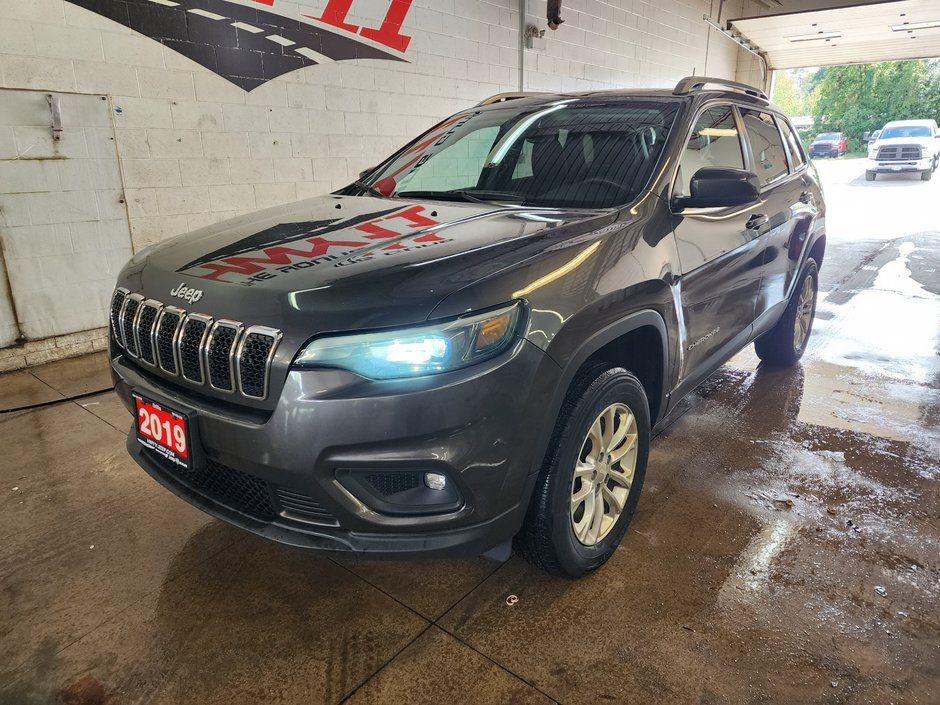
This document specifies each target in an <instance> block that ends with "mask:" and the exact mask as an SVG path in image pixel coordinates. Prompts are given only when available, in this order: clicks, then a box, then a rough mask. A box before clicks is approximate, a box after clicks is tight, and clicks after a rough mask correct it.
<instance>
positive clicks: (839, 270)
mask: <svg viewBox="0 0 940 705" xmlns="http://www.w3.org/2000/svg"><path fill="white" fill-rule="evenodd" d="M860 168H861V167H860V166H859V163H858V162H856V163H855V164H854V165H853V163H852V162H849V161H836V162H826V163H824V164H822V165H821V170H822V171H823V176H824V178H825V179H826V182H827V186H829V190H828V191H827V195H828V196H829V203H830V209H831V210H833V211H835V209H838V211H835V213H837V214H835V213H834V214H833V215H832V218H831V225H830V252H829V256H828V258H827V262H826V264H825V265H824V267H823V270H822V279H821V283H822V289H823V296H824V298H823V300H822V301H821V303H820V306H819V316H818V319H817V322H816V328H815V331H814V334H813V338H812V340H811V343H810V348H809V351H808V353H807V355H806V358H805V359H804V361H803V364H802V365H800V366H798V367H796V368H793V369H782V370H781V369H769V368H765V367H763V366H760V365H759V364H758V361H757V359H756V358H755V357H754V355H753V352H752V351H751V349H748V350H746V351H744V352H742V353H741V354H739V355H738V356H737V357H735V358H734V359H733V360H732V361H731V362H730V363H729V364H727V365H726V366H725V367H723V368H722V369H721V370H719V371H718V372H717V373H716V374H715V375H714V376H713V377H712V378H710V379H709V380H708V381H707V382H706V384H705V385H703V387H702V388H700V389H699V390H698V391H697V392H696V393H694V394H693V395H691V396H690V397H689V398H687V399H686V400H685V402H684V403H683V404H682V406H681V408H680V409H679V410H678V411H677V413H675V414H674V415H673V416H672V418H671V419H670V424H669V425H668V427H667V428H666V429H665V430H664V431H663V432H662V433H661V434H660V435H659V437H658V438H657V439H656V440H655V441H654V444H653V448H652V453H651V457H650V464H649V470H648V473H647V481H646V487H645V488H644V496H643V497H642V499H641V501H640V505H639V509H638V512H637V514H636V517H635V519H634V522H633V524H632V526H631V530H630V532H629V533H628V534H627V536H626V538H625V539H624V542H623V544H622V545H621V547H620V549H619V550H618V551H617V552H616V554H615V555H614V557H613V558H612V559H611V561H610V562H609V563H608V564H607V565H606V566H604V567H603V568H602V569H601V570H599V571H598V572H597V573H596V574H594V575H592V576H591V577H589V578H587V579H584V580H581V581H576V582H575V581H568V580H560V579H557V578H550V577H547V576H545V575H543V574H541V573H540V572H539V571H537V570H535V569H533V568H531V567H529V566H528V565H527V564H526V563H525V562H523V561H522V560H520V559H518V558H516V557H513V558H511V559H510V560H509V561H508V562H506V563H505V564H502V565H498V564H496V563H491V562H489V561H487V560H484V559H482V558H481V559H465V560H450V561H437V562H407V563H403V562H378V561H371V560H370V561H367V560H362V559H357V558H354V557H348V558H338V559H331V558H327V557H323V556H316V555H307V554H304V553H300V552H297V551H293V550H290V549H286V548H283V547H280V546H277V545H274V544H270V543H267V542H264V541H262V540H261V539H257V538H254V537H252V536H248V535H245V534H243V533H242V532H240V531H238V530H236V529H234V528H231V527H229V526H227V525H225V524H223V523H221V522H218V521H215V520H213V519H211V518H209V517H207V516H206V515H204V514H202V513H200V512H198V511H197V510H195V509H193V508H191V507H189V506H188V505H187V504H185V503H183V502H182V501H180V500H178V499H177V498H176V497H174V496H172V495H171V494H170V493H169V492H166V491H165V490H163V489H162V488H160V487H158V486H157V485H156V484H155V483H154V482H153V481H151V480H150V479H149V478H148V477H147V476H146V475H145V474H144V473H143V472H142V471H140V470H139V469H138V468H137V467H136V466H135V465H134V464H133V463H132V462H131V461H130V460H129V459H128V458H127V457H126V453H125V450H124V434H125V432H126V430H127V427H128V426H129V423H130V417H129V415H128V414H127V413H126V411H125V410H124V409H123V407H121V406H120V404H119V403H118V402H117V400H116V399H115V397H114V396H113V394H111V393H102V394H98V395H92V396H82V397H80V398H78V399H76V400H74V401H61V400H62V399H63V398H70V397H73V396H75V395H77V394H87V393H88V392H91V391H93V390H95V389H100V388H103V387H105V386H107V384H108V380H107V375H106V373H105V371H104V370H105V360H104V359H103V357H102V356H101V355H97V356H91V357H88V358H82V359H79V360H70V361H66V362H62V363H56V364H54V365H50V366H46V367H44V368H37V369H35V370H31V371H29V372H20V373H13V374H8V375H5V376H0V400H2V404H3V408H6V409H11V408H14V409H15V408H18V407H23V406H30V405H34V404H46V405H44V406H39V407H36V408H35V409H33V410H28V411H14V412H8V413H2V414H0V443H2V447H3V448H4V451H5V452H4V453H3V454H2V455H0V703H2V704H3V705H7V704H10V705H36V704H39V703H43V704H45V703H68V704H69V705H103V704H105V703H107V704H109V705H125V704H131V703H168V704H173V705H183V704H188V703H199V704H200V705H206V704H210V703H227V704H231V703H261V702H264V703H268V702H271V703H304V704H311V705H312V704H316V703H339V702H349V703H357V704H360V703H398V702H401V703H448V705H452V704H456V703H494V704H495V703H551V702H558V703H572V704H574V703H599V702H611V703H643V704H646V703H696V704H701V705H706V704H714V703H754V704H764V703H768V704H769V703H878V704H879V705H881V704H887V703H911V704H918V703H923V704H925V705H927V704H936V703H938V702H940V565H938V556H940V496H938V489H937V481H938V478H940V430H938V420H940V358H938V350H940V232H937V231H936V227H937V225H936V224H937V223H938V222H940V217H938V212H940V211H938V208H937V206H936V203H937V202H938V199H937V196H938V195H940V188H938V187H937V182H936V181H933V182H914V181H909V182H907V183H905V182H904V180H903V178H900V177H899V178H897V179H894V180H885V181H882V180H879V181H877V182H875V183H874V184H867V183H866V182H864V179H863V176H861V172H860ZM860 177H861V178H860ZM903 199H910V201H911V203H912V204H915V205H916V203H920V204H921V207H923V206H926V207H927V208H932V209H933V210H932V214H933V217H932V220H930V222H931V223H932V224H933V228H934V229H935V231H934V232H931V231H930V230H929V228H928V227H920V223H918V222H916V220H911V221H909V222H908V225H907V226H905V225H904V224H903V223H901V224H899V223H898V221H897V219H895V220H893V221H891V222H890V224H889V223H888V219H884V222H883V223H880V222H879V221H878V220H877V218H871V217H867V216H866V212H867V211H868V210H869V209H893V210H894V212H895V213H899V212H900V213H904V212H910V210H909V207H908V205H907V204H905V203H904V202H903ZM931 199H932V200H931ZM850 209H855V210H852V211H850ZM879 213H880V211H879ZM921 215H922V214H920V211H918V215H917V217H921ZM905 227H906V228H907V230H906V231H905ZM56 400H60V401H59V402H58V403H53V404H51V405H50V404H48V402H50V401H51V402H55V401H56ZM513 595H514V596H516V598H517V601H515V602H514V604H509V603H510V602H513V601H512V600H507V598H509V597H510V596H513Z"/></svg>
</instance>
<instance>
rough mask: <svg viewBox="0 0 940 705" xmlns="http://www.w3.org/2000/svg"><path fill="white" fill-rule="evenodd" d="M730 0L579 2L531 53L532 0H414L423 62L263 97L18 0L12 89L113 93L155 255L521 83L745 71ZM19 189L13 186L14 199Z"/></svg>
mask: <svg viewBox="0 0 940 705" xmlns="http://www.w3.org/2000/svg"><path fill="white" fill-rule="evenodd" d="M389 2H390V0H355V1H354V2H353V6H352V9H351V13H350V15H349V16H348V20H349V21H350V22H354V23H356V24H360V25H363V26H376V25H377V24H378V23H379V22H380V21H381V19H382V18H383V17H384V16H385V12H386V10H387V9H388V7H389ZM237 4H239V5H245V6H250V7H259V5H257V4H255V3H253V2H252V0H237ZM325 4H326V0H274V5H273V8H266V9H273V11H275V12H279V13H281V14H284V15H287V16H290V17H292V18H299V17H300V16H301V15H313V16H319V15H320V14H321V13H322V11H323V8H324V6H325ZM719 5H721V6H723V7H724V8H725V17H731V16H740V14H741V10H735V12H732V13H730V14H729V12H728V7H729V6H730V7H735V6H737V7H740V5H741V2H740V0H738V1H737V2H735V1H733V0H729V1H728V2H724V3H720V2H718V0H663V2H644V1H642V0H570V1H567V2H565V4H564V11H563V16H564V18H565V20H566V22H565V24H564V25H562V27H561V28H560V29H559V30H558V31H557V32H551V31H548V32H546V41H547V47H546V48H545V49H544V50H542V51H525V52H524V53H523V52H521V51H520V30H519V27H520V17H519V8H520V3H519V2H518V1H517V0H414V3H413V5H412V8H411V10H410V12H409V14H408V16H407V18H406V20H405V23H404V27H403V29H402V32H403V33H404V34H406V35H409V36H411V37H412V41H411V44H410V46H409V48H408V50H407V52H406V53H405V54H404V58H405V59H407V63H404V62H389V61H380V60H371V59H370V60H356V61H348V62H336V63H327V64H320V65H314V66H309V67H306V68H303V69H301V70H298V71H295V72H293V73H288V74H285V75H283V76H281V77H279V78H277V79H275V80H273V81H270V82H269V83H266V84H264V85H263V86H261V87H259V88H256V89H255V90H253V91H251V92H250V93H247V92H245V91H244V90H242V89H241V88H239V87H237V86H235V85H233V84H232V83H229V82H228V81H226V80H225V79H223V78H221V77H219V76H217V75H215V74H213V73H212V72H210V71H209V70H207V69H205V68H203V67H202V66H200V65H198V64H196V63H195V62H193V61H191V60H189V59H187V58H185V57H183V56H181V55H180V54H177V53H176V52H174V51H171V50H170V49H167V48H164V47H163V46H161V45H160V44H159V43H157V42H155V41H153V40H151V39H149V38H147V37H144V36H143V35H140V34H137V33H136V32H134V31H132V30H130V29H128V28H125V27H123V26H122V25H120V24H118V23H116V22H113V21H111V20H108V19H105V18H103V17H101V16H99V15H97V14H95V13H93V12H91V11H89V10H85V9H83V8H81V7H78V6H76V5H73V4H71V3H69V2H65V1H64V0H4V2H3V3H2V4H0V88H18V89H35V90H42V91H62V92H76V93H82V94H103V95H107V96H109V99H110V105H111V108H112V112H111V121H112V123H113V130H114V137H115V141H116V145H117V153H118V158H119V163H120V169H121V176H122V179H123V184H124V189H125V194H126V198H127V216H126V217H127V221H128V224H129V229H130V233H131V237H132V243H133V247H134V248H135V249H140V248H142V247H145V246H147V245H149V244H152V243H156V242H159V241H162V240H164V239H166V238H169V237H171V236H174V235H177V234H180V233H183V232H186V231H188V230H192V229H194V228H198V227H200V226H203V225H206V224H208V223H213V222H217V221H220V220H224V219H226V218H229V217H232V216H235V215H238V214H240V213H244V212H248V211H253V210H256V209H259V208H264V207H266V206H272V205H276V204H280V203H285V202H289V201H293V200H296V199H299V198H305V197H308V196H312V195H316V194H321V193H325V192H328V191H330V190H333V189H335V188H338V187H340V186H342V185H344V184H346V183H348V182H349V181H350V180H352V178H354V177H355V175H356V174H358V172H359V171H360V170H362V169H363V168H366V167H368V166H371V165H372V164H374V163H375V162H377V161H378V160H379V159H380V158H381V157H383V156H385V155H387V154H388V153H390V152H391V151H392V150H394V149H395V148H397V147H399V146H400V145H402V144H403V143H404V142H406V141H407V140H409V139H410V138H412V137H414V136H415V135H416V134H417V133H418V132H419V131H421V130H424V129H426V128H427V127H429V126H431V125H432V124H433V123H435V122H436V121H438V120H439V119H441V118H443V117H445V116H446V115H448V114H450V113H453V112H455V111H456V110H459V109H461V108H464V107H466V106H467V105H470V104H472V103H474V102H476V101H478V100H479V99H481V98H483V97H485V96H487V95H491V94H493V93H498V92H501V91H511V90H518V89H519V87H520V85H522V86H523V87H524V88H525V89H526V90H553V91H559V90H561V91H577V90H590V89H604V88H630V87H645V86H671V85H673V84H674V83H675V81H676V80H677V79H679V78H681V77H682V76H685V75H688V74H691V73H697V74H702V73H704V72H705V71H706V69H707V73H708V74H710V75H715V76H724V77H729V78H733V77H735V75H737V74H739V73H740V72H741V71H742V70H748V68H749V62H750V60H749V59H748V58H747V57H744V58H743V59H740V60H739V51H738V49H737V47H736V46H735V45H734V44H733V43H731V42H730V41H728V40H727V39H725V38H724V37H721V36H720V35H719V34H717V33H716V32H714V30H711V29H710V28H709V27H708V26H707V25H706V24H705V22H704V21H702V15H704V14H712V16H714V15H715V13H716V12H717V8H718V7H719ZM527 7H528V11H527V14H526V21H527V22H529V23H531V24H534V25H537V26H538V27H540V28H544V27H545V19H544V13H545V2H544V0H528V6H527ZM735 13H738V14H735ZM749 14H752V15H753V14H758V13H757V12H756V11H751V12H750V13H749ZM710 33H711V35H712V36H709V34H710ZM520 63H521V65H522V71H521V74H520ZM520 75H521V81H520ZM10 191H11V188H10V185H9V184H3V183H0V205H2V199H3V198H5V197H4V196H3V194H4V193H9V192H10ZM2 227H3V225H2V223H0V228H2ZM8 266H12V267H13V268H14V270H15V268H16V267H17V266H18V265H17V264H16V263H13V264H12V265H11V264H10V263H9V262H8ZM10 276H11V279H14V280H15V279H16V276H17V273H16V272H15V271H13V272H11V273H10ZM81 276H83V275H81ZM78 282H79V279H69V278H65V279H62V280H61V281H60V282H59V285H60V286H61V287H66V288H72V289H73V290H74V289H75V287H77V285H78ZM103 323H104V319H103V318H101V320H100V321H99V324H101V325H103ZM31 333H32V331H31Z"/></svg>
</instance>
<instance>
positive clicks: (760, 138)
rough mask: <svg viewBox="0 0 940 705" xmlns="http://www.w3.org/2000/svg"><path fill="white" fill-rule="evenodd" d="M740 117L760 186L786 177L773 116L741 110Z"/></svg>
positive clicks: (783, 151)
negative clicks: (742, 120)
mask: <svg viewBox="0 0 940 705" xmlns="http://www.w3.org/2000/svg"><path fill="white" fill-rule="evenodd" d="M741 117H742V118H743V119H744V129H745V130H746V131H747V140H748V142H749V143H750V145H751V155H752V157H753V159H754V171H755V172H756V173H757V178H758V180H759V181H760V185H761V186H766V185H767V184H771V183H773V182H774V181H777V180H778V179H781V178H783V177H784V176H786V175H787V155H786V151H785V150H784V148H783V140H781V139H780V131H779V130H778V129H777V123H776V120H774V117H773V115H771V114H770V113H763V112H760V111H759V110H751V109H749V108H741Z"/></svg>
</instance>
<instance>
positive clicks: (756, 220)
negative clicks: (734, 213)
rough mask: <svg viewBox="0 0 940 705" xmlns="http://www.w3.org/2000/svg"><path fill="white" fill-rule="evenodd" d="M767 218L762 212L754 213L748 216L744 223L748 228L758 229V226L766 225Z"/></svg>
mask: <svg viewBox="0 0 940 705" xmlns="http://www.w3.org/2000/svg"><path fill="white" fill-rule="evenodd" d="M769 220H770V219H769V218H768V217H767V216H766V215H764V214H763V213H755V214H754V215H752V216H751V217H750V218H748V219H747V223H746V224H745V225H744V227H745V228H747V229H748V230H759V229H760V228H762V227H764V226H765V225H767V223H768V222H769Z"/></svg>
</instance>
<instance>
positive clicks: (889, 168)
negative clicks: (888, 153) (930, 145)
mask: <svg viewBox="0 0 940 705" xmlns="http://www.w3.org/2000/svg"><path fill="white" fill-rule="evenodd" d="M933 168H934V160H933V157H925V158H923V159H916V160H910V161H908V160H905V161H878V160H877V159H868V160H866V162H865V169H866V170H867V171H874V172H876V173H878V174H899V173H903V172H909V171H928V170H930V169H933Z"/></svg>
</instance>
